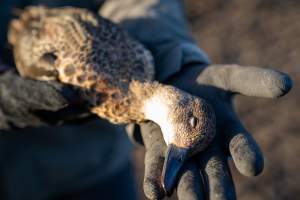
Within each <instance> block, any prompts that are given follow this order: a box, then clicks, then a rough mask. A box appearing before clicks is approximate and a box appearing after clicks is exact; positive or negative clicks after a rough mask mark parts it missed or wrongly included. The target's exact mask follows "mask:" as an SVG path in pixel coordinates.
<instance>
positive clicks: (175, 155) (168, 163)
mask: <svg viewBox="0 0 300 200" xmlns="http://www.w3.org/2000/svg"><path fill="white" fill-rule="evenodd" d="M188 152H189V151H188V149H187V148H182V147H177V146H175V145H174V144H169V145H168V148H167V154H166V156H165V162H164V166H163V171H162V176H161V178H162V180H161V181H162V186H163V188H164V190H165V192H166V194H167V195H168V196H170V195H171V194H172V191H173V189H174V186H175V184H176V183H177V179H178V176H179V171H180V169H181V167H182V166H183V164H184V162H185V161H186V160H187V158H188Z"/></svg>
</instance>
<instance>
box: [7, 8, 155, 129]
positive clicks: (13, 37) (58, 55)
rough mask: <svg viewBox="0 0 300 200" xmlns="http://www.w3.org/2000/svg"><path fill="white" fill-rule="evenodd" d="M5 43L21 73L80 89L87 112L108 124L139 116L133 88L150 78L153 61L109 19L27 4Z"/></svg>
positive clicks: (138, 119) (140, 116)
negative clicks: (7, 41) (89, 111)
mask: <svg viewBox="0 0 300 200" xmlns="http://www.w3.org/2000/svg"><path fill="white" fill-rule="evenodd" d="M9 41H10V43H11V44H12V45H13V46H14V56H15V61H16V66H17V69H18V71H19V72H20V74H21V75H22V76H24V77H30V78H33V79H39V80H50V79H56V80H59V81H61V82H63V83H67V84H70V85H73V86H77V87H80V89H81V90H82V91H83V97H84V99H85V100H87V101H88V103H89V104H90V105H89V106H90V107H91V111H92V112H94V113H96V114H97V115H98V116H100V117H102V118H105V119H108V120H109V121H110V122H113V123H118V124H120V123H130V122H139V121H142V120H143V118H144V116H143V113H141V112H139V111H138V110H135V109H134V108H137V107H139V105H133V104H138V103H139V101H140V100H138V99H137V98H136V97H137V96H136V95H134V93H135V91H134V90H138V87H143V86H142V85H143V84H145V85H149V84H147V82H151V81H153V78H154V65H153V59H152V56H151V54H150V52H149V51H148V50H146V49H145V48H144V47H143V46H142V45H141V44H140V43H138V42H136V41H135V40H133V39H131V38H130V37H129V36H128V35H127V33H126V32H125V31H124V30H123V29H121V28H119V27H118V26H117V25H115V24H113V23H112V22H110V21H108V20H106V19H104V18H102V17H100V16H97V15H94V14H92V13H90V12H89V11H86V10H84V9H76V8H58V9H47V8H45V7H28V8H27V9H26V10H25V11H24V12H22V14H21V16H20V19H18V20H15V21H13V22H12V23H11V26H10V32H9ZM138 96H139V95H138ZM140 97H141V98H144V97H145V96H143V97H142V96H140Z"/></svg>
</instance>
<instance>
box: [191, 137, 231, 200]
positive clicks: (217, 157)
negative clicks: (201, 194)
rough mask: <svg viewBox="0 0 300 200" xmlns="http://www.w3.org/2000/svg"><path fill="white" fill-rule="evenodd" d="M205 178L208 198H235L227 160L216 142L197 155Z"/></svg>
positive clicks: (224, 199)
mask: <svg viewBox="0 0 300 200" xmlns="http://www.w3.org/2000/svg"><path fill="white" fill-rule="evenodd" d="M197 160H198V163H199V165H200V167H201V169H202V175H203V178H204V180H205V184H206V185H205V187H206V194H208V195H209V198H208V199H210V200H235V199H236V195H235V188H234V184H233V181H232V177H231V173H230V169H229V167H228V164H227V160H226V157H225V155H224V154H223V152H222V151H221V149H220V148H219V146H218V144H216V142H214V143H213V144H212V146H210V147H208V149H207V150H206V151H204V152H202V153H201V154H200V155H199V156H198V157H197Z"/></svg>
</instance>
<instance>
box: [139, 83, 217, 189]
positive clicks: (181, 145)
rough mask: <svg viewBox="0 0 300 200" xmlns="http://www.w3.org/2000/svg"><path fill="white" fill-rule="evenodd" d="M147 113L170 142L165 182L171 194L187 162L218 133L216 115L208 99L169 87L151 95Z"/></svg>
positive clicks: (163, 175)
mask: <svg viewBox="0 0 300 200" xmlns="http://www.w3.org/2000/svg"><path fill="white" fill-rule="evenodd" d="M144 109H145V115H146V118H147V119H149V120H152V121H154V122H155V123H157V124H158V125H159V126H160V128H161V131H162V134H163V137H164V141H165V143H166V144H167V151H166V156H165V162H164V166H163V171H162V176H161V181H162V185H163V187H164V189H165V191H166V193H167V194H171V193H172V189H173V188H174V185H175V184H176V182H177V177H178V173H179V171H180V169H181V167H182V166H183V164H184V162H185V161H186V160H187V159H189V158H190V157H191V156H193V155H195V154H197V153H199V152H200V151H202V150H204V148H206V147H207V146H208V144H209V143H210V142H211V141H212V139H213V137H214V136H215V129H216V126H215V123H216V122H215V121H216V119H215V115H214V111H213V109H212V107H211V106H210V105H209V104H208V103H206V102H205V100H203V99H201V98H199V97H195V96H192V95H190V94H188V93H186V92H184V91H181V90H179V89H177V88H173V87H171V86H168V87H167V88H165V90H164V91H160V92H159V93H157V94H154V95H153V96H152V97H151V98H149V99H148V100H147V102H146V104H145V107H144Z"/></svg>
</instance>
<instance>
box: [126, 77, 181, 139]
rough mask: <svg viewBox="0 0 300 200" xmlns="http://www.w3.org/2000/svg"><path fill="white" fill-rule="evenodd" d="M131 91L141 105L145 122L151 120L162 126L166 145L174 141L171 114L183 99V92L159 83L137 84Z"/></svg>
mask: <svg viewBox="0 0 300 200" xmlns="http://www.w3.org/2000/svg"><path fill="white" fill-rule="evenodd" d="M131 89H132V91H133V93H134V94H135V95H134V96H135V97H137V101H138V102H140V103H141V104H140V105H139V108H141V110H140V112H141V113H142V114H143V118H144V120H151V121H153V122H155V123H156V124H158V125H159V126H160V128H161V131H162V133H163V137H164V140H165V142H166V144H169V143H171V142H172V141H174V136H175V134H174V127H173V125H172V121H171V114H172V112H174V105H176V102H178V100H180V99H181V98H182V91H180V90H179V89H177V88H175V87H173V86H168V85H163V84H160V83H158V82H145V83H140V82H139V83H135V85H134V86H133V87H131Z"/></svg>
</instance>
